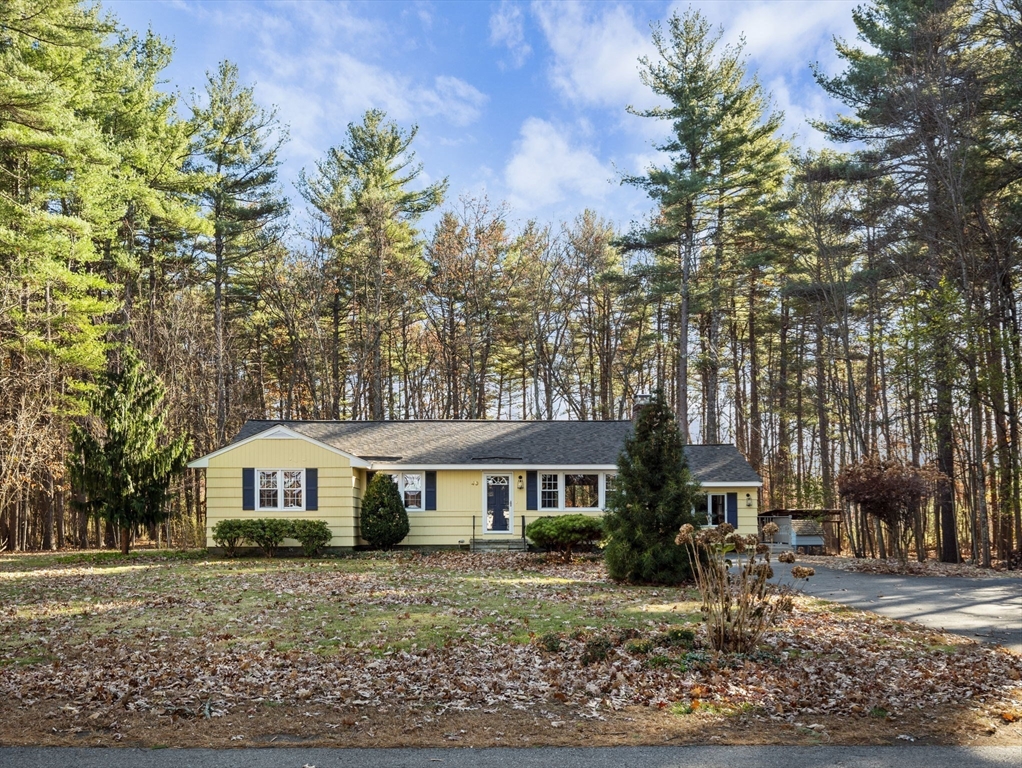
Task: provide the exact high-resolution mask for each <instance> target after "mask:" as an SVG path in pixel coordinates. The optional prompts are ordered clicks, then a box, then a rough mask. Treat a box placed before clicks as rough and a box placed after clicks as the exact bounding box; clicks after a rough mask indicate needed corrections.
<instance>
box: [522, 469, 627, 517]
mask: <svg viewBox="0 0 1022 768" xmlns="http://www.w3.org/2000/svg"><path fill="white" fill-rule="evenodd" d="M543 475H556V476H557V506H556V507H544V506H543ZM567 475H596V477H597V485H596V496H597V506H595V507H568V506H565V490H566V488H567V485H566V483H565V478H566V476H567ZM607 475H614V476H615V477H616V476H617V475H618V472H617V471H616V470H615V471H613V472H602V471H600V470H596V469H569V470H563V471H562V470H558V471H554V470H539V471H537V472H536V507H537V509H536V510H535V511H537V512H566V513H571V514H574V513H575V512H601V511H603V510H605V509H606V508H607Z"/></svg>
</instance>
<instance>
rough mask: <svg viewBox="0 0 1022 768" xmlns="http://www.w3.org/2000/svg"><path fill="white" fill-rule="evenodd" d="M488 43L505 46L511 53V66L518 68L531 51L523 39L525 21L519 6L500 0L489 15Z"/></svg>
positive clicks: (506, 0)
mask: <svg viewBox="0 0 1022 768" xmlns="http://www.w3.org/2000/svg"><path fill="white" fill-rule="evenodd" d="M490 44H491V45H504V46H507V49H508V51H509V52H510V54H511V66H512V67H515V68H518V67H520V66H522V64H524V63H525V60H526V59H527V58H528V57H529V54H530V53H532V47H531V46H530V45H529V44H528V43H527V42H526V41H525V21H524V15H523V14H522V9H521V6H519V5H516V4H514V3H510V2H508V0H501V3H500V5H499V6H498V7H497V10H495V11H494V12H493V13H492V14H491V15H490Z"/></svg>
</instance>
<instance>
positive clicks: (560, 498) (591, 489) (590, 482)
mask: <svg viewBox="0 0 1022 768" xmlns="http://www.w3.org/2000/svg"><path fill="white" fill-rule="evenodd" d="M601 476H602V477H603V480H602V481H601V479H600V478H601ZM616 482H617V474H616V473H612V472H607V473H601V472H540V473H539V499H538V501H539V509H601V508H603V507H604V506H606V498H607V493H609V492H611V491H612V490H613V489H614V484H615V483H616Z"/></svg>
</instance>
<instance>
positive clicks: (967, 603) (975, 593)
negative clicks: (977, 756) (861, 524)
mask: <svg viewBox="0 0 1022 768" xmlns="http://www.w3.org/2000/svg"><path fill="white" fill-rule="evenodd" d="M813 567H814V568H815V569H816V575H815V576H813V577H811V578H810V579H809V582H808V583H805V582H800V584H799V587H800V588H801V589H802V590H803V591H804V592H805V593H806V594H808V595H812V596H814V597H820V598H823V599H825V600H833V601H834V602H838V603H844V604H845V605H850V606H852V607H854V608H861V609H864V610H867V611H873V612H874V613H879V614H882V615H884V616H890V617H891V618H895V619H904V620H906V621H917V622H919V623H920V624H923V625H925V626H928V627H932V628H934V629H943V630H946V631H947V632H953V633H955V634H957V635H964V636H965V637H969V638H972V639H974V640H978V641H979V642H982V643H991V644H997V645H1003V646H1005V647H1006V648H1010V649H1011V650H1012V651H1014V652H1015V653H1022V579H964V578H960V577H955V576H947V577H939V576H938V577H927V576H888V575H885V574H875V573H852V572H849V571H839V570H837V569H833V568H826V567H823V566H820V565H818V564H816V563H813ZM790 568H791V566H789V565H785V564H784V563H775V564H774V573H775V574H776V576H775V578H776V579H778V580H780V581H781V582H782V583H786V584H790V583H791V581H792V579H791V573H790ZM1020 764H1022V761H1020Z"/></svg>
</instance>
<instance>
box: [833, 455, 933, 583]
mask: <svg viewBox="0 0 1022 768" xmlns="http://www.w3.org/2000/svg"><path fill="white" fill-rule="evenodd" d="M945 480H946V476H945V475H944V474H943V473H941V472H939V471H938V470H936V469H933V468H932V467H913V466H911V465H909V464H906V463H905V462H902V461H899V460H897V459H887V460H881V459H880V458H879V457H877V456H870V457H868V458H866V459H863V460H862V461H861V462H860V463H858V464H849V465H847V466H845V467H844V468H843V469H842V470H841V473H840V474H839V475H838V478H837V484H838V491H839V492H840V493H841V496H842V497H843V498H845V499H847V500H848V501H851V502H853V503H855V504H858V505H859V508H860V509H862V511H863V512H865V513H866V514H867V515H869V516H870V517H873V518H875V519H878V520H880V522H882V523H883V525H884V526H885V527H886V528H887V531H888V533H889V534H890V537H891V542H892V543H893V544H894V547H895V548H896V549H897V553H898V559H899V560H900V561H901V566H902V570H905V569H906V568H907V567H908V544H909V539H910V538H911V537H912V522H913V517H914V515H915V514H916V510H917V509H918V507H919V505H920V504H921V503H922V501H923V499H925V498H926V497H927V496H928V495H932V494H933V493H934V491H935V489H937V488H939V487H940V485H941V484H942V483H943V482H944V481H945Z"/></svg>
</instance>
